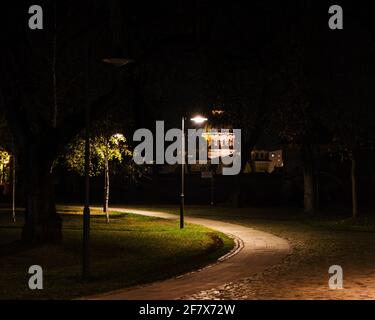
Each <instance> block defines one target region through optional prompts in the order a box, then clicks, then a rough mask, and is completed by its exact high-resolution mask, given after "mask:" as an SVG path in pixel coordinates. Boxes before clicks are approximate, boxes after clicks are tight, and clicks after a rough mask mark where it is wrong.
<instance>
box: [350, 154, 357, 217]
mask: <svg viewBox="0 0 375 320" xmlns="http://www.w3.org/2000/svg"><path fill="white" fill-rule="evenodd" d="M356 165H357V164H356V160H355V159H352V169H351V178H352V205H353V212H352V214H353V218H356V217H357V216H358V193H357V172H356Z"/></svg>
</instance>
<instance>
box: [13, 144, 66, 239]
mask: <svg viewBox="0 0 375 320" xmlns="http://www.w3.org/2000/svg"><path fill="white" fill-rule="evenodd" d="M47 153H48V148H46V147H45V146H43V147H41V146H40V145H39V146H38V145H35V144H29V145H28V146H27V147H26V150H25V153H24V154H23V155H22V156H20V157H19V166H20V169H21V170H22V177H23V179H24V181H23V182H24V187H25V197H26V207H25V225H24V227H23V230H22V239H23V240H24V241H25V242H27V243H57V242H60V241H61V239H62V232H61V227H62V223H61V219H60V217H59V215H58V214H57V212H56V206H55V197H54V195H55V194H54V183H53V176H52V172H51V165H52V160H47V159H48V158H49V159H51V157H48V155H46V154H47ZM21 159H22V161H21Z"/></svg>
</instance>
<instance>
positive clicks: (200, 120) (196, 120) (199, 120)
mask: <svg viewBox="0 0 375 320" xmlns="http://www.w3.org/2000/svg"><path fill="white" fill-rule="evenodd" d="M190 120H191V121H193V122H194V123H195V124H202V123H204V122H206V121H207V120H208V119H207V118H204V117H202V116H200V115H197V116H195V117H193V118H191V119H190ZM181 127H182V130H181V134H182V139H181V196H180V197H181V203H180V229H183V228H184V208H185V159H186V157H185V117H182V123H181Z"/></svg>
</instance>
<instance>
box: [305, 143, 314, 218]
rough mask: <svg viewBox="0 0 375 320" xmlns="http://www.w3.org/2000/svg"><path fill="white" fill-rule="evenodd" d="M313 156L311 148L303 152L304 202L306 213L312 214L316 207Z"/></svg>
mask: <svg viewBox="0 0 375 320" xmlns="http://www.w3.org/2000/svg"><path fill="white" fill-rule="evenodd" d="M314 173H315V172H314V160H313V154H312V152H311V149H310V148H309V147H306V148H304V150H303V192H304V194H303V200H304V212H305V213H308V214H312V213H314V212H315V210H316V206H315V199H316V197H315V174H314Z"/></svg>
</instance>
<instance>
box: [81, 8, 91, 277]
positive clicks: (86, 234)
mask: <svg viewBox="0 0 375 320" xmlns="http://www.w3.org/2000/svg"><path fill="white" fill-rule="evenodd" d="M88 6H89V7H90V4H88ZM89 7H88V9H89ZM89 24H90V18H89V14H88V25H89ZM88 32H89V31H88ZM87 37H88V38H87V64H86V105H85V203H84V209H83V248H82V249H83V250H82V278H83V279H84V280H87V279H88V277H89V276H90V250H89V249H90V102H89V97H90V95H89V80H90V74H89V72H90V35H89V34H88V35H87Z"/></svg>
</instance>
